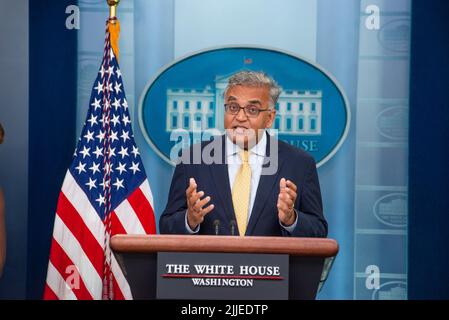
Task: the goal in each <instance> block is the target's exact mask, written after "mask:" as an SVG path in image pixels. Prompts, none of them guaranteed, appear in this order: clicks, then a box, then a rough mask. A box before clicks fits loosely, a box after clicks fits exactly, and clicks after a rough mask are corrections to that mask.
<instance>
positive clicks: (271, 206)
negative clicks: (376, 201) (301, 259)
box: [159, 71, 327, 237]
mask: <svg viewBox="0 0 449 320" xmlns="http://www.w3.org/2000/svg"><path fill="white" fill-rule="evenodd" d="M280 93H281V89H280V87H279V86H278V85H277V84H276V82H275V81H274V80H273V79H272V78H271V77H269V76H268V75H266V74H265V73H262V72H254V71H241V72H238V73H236V74H234V75H233V76H231V77H230V78H229V82H228V85H227V87H226V89H225V93H224V100H225V105H224V109H225V110H224V128H225V129H226V133H225V134H224V135H222V136H219V137H217V138H215V139H214V140H213V141H212V142H210V141H208V142H205V143H204V142H203V143H202V144H201V145H200V148H195V146H193V147H191V148H190V149H188V153H187V154H188V156H187V157H188V160H191V158H192V156H193V158H195V157H196V155H195V153H197V154H198V153H201V161H197V162H195V161H193V163H192V161H183V160H181V161H180V162H179V163H178V165H177V166H176V169H175V172H174V174H173V178H172V182H171V187H170V192H169V196H168V202H167V206H166V208H165V210H164V212H163V213H162V216H161V218H160V221H159V228H160V232H161V233H171V234H208V235H214V234H216V235H240V236H287V237H288V236H294V237H326V236H327V222H326V220H325V218H324V216H323V207H322V201H321V192H320V185H319V181H318V175H317V170H316V164H315V160H314V159H313V158H312V157H311V156H310V155H309V154H307V153H306V152H305V151H303V150H301V149H298V148H295V147H293V146H291V145H289V144H287V143H285V142H282V141H280V140H278V139H276V138H275V137H273V136H272V135H270V134H268V132H266V129H267V128H270V127H271V126H272V124H273V121H274V119H275V116H276V109H275V105H276V102H277V99H278V97H279V95H280ZM217 107H220V106H217ZM222 107H223V106H222ZM217 142H218V147H216V146H217ZM213 144H214V145H215V149H214V148H213ZM197 146H198V145H197ZM211 146H212V148H211ZM208 148H209V150H213V157H214V159H215V160H216V159H217V158H218V159H219V161H214V162H211V161H208V160H207V159H206V160H205V159H204V155H205V154H206V155H207V152H204V151H205V150H206V149H208ZM183 159H184V160H185V157H183ZM209 160H210V159H209Z"/></svg>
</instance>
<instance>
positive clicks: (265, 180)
mask: <svg viewBox="0 0 449 320" xmlns="http://www.w3.org/2000/svg"><path fill="white" fill-rule="evenodd" d="M267 138H268V139H267V151H266V155H267V156H266V159H267V158H269V156H270V152H273V153H275V154H276V153H277V154H278V157H277V161H278V164H277V170H276V172H275V173H272V172H270V171H271V170H270V165H273V163H266V164H264V165H263V167H262V174H261V176H260V180H259V185H258V187H257V193H256V199H255V200H254V205H253V210H252V211H251V216H250V219H249V222H248V227H247V228H246V233H245V234H246V235H251V234H252V232H253V230H254V227H255V226H256V224H257V221H258V220H259V218H260V216H261V215H262V211H263V209H264V207H265V205H266V204H267V200H268V199H269V198H271V197H270V195H271V194H272V193H273V192H274V190H277V188H276V187H277V185H278V183H279V180H280V178H281V177H279V173H280V171H281V167H282V165H283V163H284V160H285V159H284V156H283V152H282V151H283V150H282V149H279V150H277V149H276V148H274V149H273V150H271V148H270V146H271V144H272V143H273V140H274V139H275V138H273V137H271V136H270V135H269V134H267ZM277 146H280V145H279V144H277ZM272 158H274V160H270V161H275V160H276V156H274V157H272Z"/></svg>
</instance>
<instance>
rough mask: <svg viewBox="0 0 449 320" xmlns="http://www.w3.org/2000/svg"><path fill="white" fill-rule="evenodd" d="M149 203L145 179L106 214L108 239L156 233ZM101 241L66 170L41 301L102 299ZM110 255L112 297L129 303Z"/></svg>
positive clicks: (96, 221) (97, 224) (101, 229)
mask: <svg viewBox="0 0 449 320" xmlns="http://www.w3.org/2000/svg"><path fill="white" fill-rule="evenodd" d="M152 202H153V197H152V194H151V189H150V186H149V184H148V181H147V180H145V181H144V182H143V183H142V184H141V185H140V186H139V188H137V189H136V190H135V191H134V192H133V193H132V194H131V195H130V196H129V197H128V198H127V199H125V200H124V201H123V202H122V203H121V204H120V205H119V206H117V208H116V209H115V210H114V211H113V212H112V217H111V218H112V226H113V228H112V235H114V234H118V233H123V234H150V233H156V224H155V219H154V214H153V209H152V208H153V206H152ZM149 213H151V214H149ZM149 217H151V219H150V220H149V219H148V218H149ZM112 235H111V236H112ZM104 237H105V226H104V223H103V221H102V220H101V219H100V217H99V215H98V214H97V212H96V211H95V209H94V207H93V206H92V204H91V203H90V201H89V199H88V197H87V195H86V194H85V193H84V191H83V190H82V189H81V188H80V187H79V185H78V184H77V182H76V181H75V179H74V178H73V176H72V174H71V173H70V171H67V174H66V176H65V179H64V183H63V186H62V190H61V192H60V195H59V200H58V205H57V212H56V218H55V225H54V229H53V239H52V245H51V251H50V261H49V265H48V273H47V283H46V287H45V293H44V299H101V298H102V289H103V285H102V279H103V272H104V270H103V264H104V250H105V248H104V243H105V242H104ZM111 257H112V261H111V263H112V275H113V288H114V297H115V298H116V299H132V294H131V290H130V287H129V284H128V283H127V281H126V278H125V276H124V275H123V273H122V271H121V269H120V267H119V265H118V263H117V261H116V259H115V257H114V255H111ZM78 275H79V277H78Z"/></svg>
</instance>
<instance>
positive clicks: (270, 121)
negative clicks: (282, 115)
mask: <svg viewBox="0 0 449 320" xmlns="http://www.w3.org/2000/svg"><path fill="white" fill-rule="evenodd" d="M268 113H269V115H268V119H267V123H266V126H265V128H271V126H272V125H273V122H274V119H275V118H276V109H273V110H272V111H268Z"/></svg>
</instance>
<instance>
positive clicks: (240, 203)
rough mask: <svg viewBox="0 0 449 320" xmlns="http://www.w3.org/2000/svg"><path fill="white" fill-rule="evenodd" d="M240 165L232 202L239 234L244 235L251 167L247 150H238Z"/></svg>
mask: <svg viewBox="0 0 449 320" xmlns="http://www.w3.org/2000/svg"><path fill="white" fill-rule="evenodd" d="M240 158H241V159H242V165H241V166H240V169H239V172H238V173H237V176H236V177H235V180H234V186H233V188H232V204H233V205H234V212H235V217H236V218H237V225H238V227H239V233H240V235H241V236H244V235H245V232H246V225H247V223H248V208H249V197H250V188H251V167H250V166H249V163H248V158H249V155H248V151H242V152H240Z"/></svg>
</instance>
